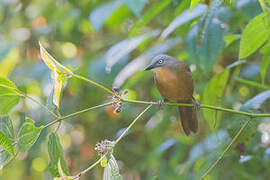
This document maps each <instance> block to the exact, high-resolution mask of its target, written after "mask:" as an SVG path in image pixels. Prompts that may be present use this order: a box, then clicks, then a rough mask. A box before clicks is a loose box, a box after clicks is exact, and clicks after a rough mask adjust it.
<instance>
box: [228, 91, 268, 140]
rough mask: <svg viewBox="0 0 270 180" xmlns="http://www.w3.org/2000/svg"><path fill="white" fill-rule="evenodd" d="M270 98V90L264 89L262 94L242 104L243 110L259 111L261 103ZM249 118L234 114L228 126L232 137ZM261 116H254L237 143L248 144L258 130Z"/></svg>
mask: <svg viewBox="0 0 270 180" xmlns="http://www.w3.org/2000/svg"><path fill="white" fill-rule="evenodd" d="M269 98H270V90H268V91H263V92H261V93H260V94H258V95H256V96H254V97H253V98H251V99H249V100H248V101H247V102H245V103H244V104H243V105H242V106H241V108H240V109H241V110H242V111H249V112H257V111H258V110H259V109H260V107H261V105H262V104H263V103H264V102H266V101H267V100H268V99H269ZM248 119H249V118H247V117H243V116H240V115H234V117H233V118H232V120H231V121H230V125H229V127H228V130H229V133H230V135H231V137H234V136H235V135H236V134H237V132H238V131H239V129H240V128H241V127H242V126H243V124H244V123H245V122H246V121H247V120H248ZM259 122H260V121H259V118H252V120H251V121H250V123H249V124H248V126H247V127H246V128H245V129H244V130H243V132H242V133H241V135H240V136H239V138H238V139H237V144H242V143H243V144H248V143H249V142H250V140H251V138H252V137H254V135H255V133H256V132H257V127H258V125H259Z"/></svg>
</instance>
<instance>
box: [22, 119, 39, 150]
mask: <svg viewBox="0 0 270 180" xmlns="http://www.w3.org/2000/svg"><path fill="white" fill-rule="evenodd" d="M34 123H35V122H34V121H33V120H32V119H30V118H28V117H26V118H25V122H24V123H23V125H22V127H21V129H20V131H19V133H18V149H19V151H20V152H25V151H27V150H28V149H30V148H31V146H32V145H33V144H34V143H35V142H36V140H37V139H38V137H39V135H40V132H41V130H42V129H43V126H41V127H36V126H35V124H34Z"/></svg>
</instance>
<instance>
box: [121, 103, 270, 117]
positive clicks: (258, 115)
mask: <svg viewBox="0 0 270 180" xmlns="http://www.w3.org/2000/svg"><path fill="white" fill-rule="evenodd" d="M121 100H122V101H123V102H126V103H135V104H154V105H158V102H147V101H138V100H129V99H121ZM165 104H166V105H169V106H188V107H192V106H194V104H185V103H172V102H166V103H165ZM200 107H201V108H206V109H213V110H218V111H224V112H230V113H234V114H241V115H245V116H249V117H270V113H264V114H255V113H249V112H244V111H238V110H234V109H229V108H223V107H216V106H212V105H207V104H201V105H200Z"/></svg>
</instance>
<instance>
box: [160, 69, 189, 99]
mask: <svg viewBox="0 0 270 180" xmlns="http://www.w3.org/2000/svg"><path fill="white" fill-rule="evenodd" d="M155 84H156V86H157V88H158V90H159V92H160V94H161V95H162V96H163V98H164V99H167V100H170V101H184V100H188V99H191V98H192V95H193V90H194V86H193V80H192V75H191V72H190V71H189V69H188V67H186V66H185V67H184V66H181V65H180V66H175V67H173V68H169V67H160V68H156V69H155Z"/></svg>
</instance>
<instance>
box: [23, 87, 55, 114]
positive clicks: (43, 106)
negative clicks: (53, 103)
mask: <svg viewBox="0 0 270 180" xmlns="http://www.w3.org/2000/svg"><path fill="white" fill-rule="evenodd" d="M20 94H21V96H22V97H25V98H28V99H30V100H31V101H33V102H35V103H37V104H38V105H40V106H41V107H42V108H43V109H45V110H46V111H47V112H49V113H50V114H51V115H53V116H54V117H55V118H58V116H57V115H56V114H55V113H54V112H52V111H51V110H49V109H48V108H47V107H46V106H45V105H43V104H42V103H40V102H39V101H38V100H36V99H34V98H32V97H31V96H29V95H27V94H24V93H22V92H21V93H20Z"/></svg>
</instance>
